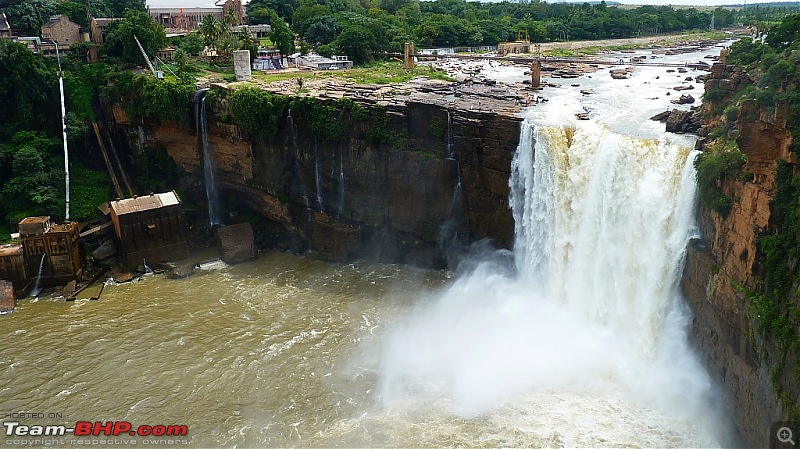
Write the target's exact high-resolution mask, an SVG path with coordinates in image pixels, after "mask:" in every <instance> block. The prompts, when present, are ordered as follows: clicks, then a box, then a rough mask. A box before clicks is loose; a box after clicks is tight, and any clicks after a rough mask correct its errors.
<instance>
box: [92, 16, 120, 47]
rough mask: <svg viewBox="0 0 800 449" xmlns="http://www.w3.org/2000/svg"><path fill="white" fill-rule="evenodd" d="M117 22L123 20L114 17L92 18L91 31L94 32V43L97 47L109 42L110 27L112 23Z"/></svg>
mask: <svg viewBox="0 0 800 449" xmlns="http://www.w3.org/2000/svg"><path fill="white" fill-rule="evenodd" d="M117 20H122V19H121V18H114V17H99V18H94V17H92V20H91V22H89V30H90V31H91V32H92V43H93V44H97V45H100V44H103V43H105V42H106V41H107V40H108V26H109V25H110V24H111V22H115V21H117Z"/></svg>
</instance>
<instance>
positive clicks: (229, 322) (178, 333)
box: [0, 68, 728, 448]
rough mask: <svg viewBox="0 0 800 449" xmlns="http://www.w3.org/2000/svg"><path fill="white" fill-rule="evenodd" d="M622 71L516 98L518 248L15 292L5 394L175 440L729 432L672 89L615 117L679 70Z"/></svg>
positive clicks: (553, 440)
mask: <svg viewBox="0 0 800 449" xmlns="http://www.w3.org/2000/svg"><path fill="white" fill-rule="evenodd" d="M637 70H638V71H637V73H636V74H635V75H634V76H633V77H632V78H631V79H630V80H627V81H625V83H626V84H625V95H620V86H622V85H621V84H612V83H616V82H617V81H616V80H610V79H606V78H608V77H607V76H606V77H604V79H602V80H601V79H599V77H595V78H588V77H584V78H581V79H579V80H576V81H575V82H580V83H581V84H582V88H584V87H586V88H589V87H590V88H593V89H594V91H595V94H594V95H592V96H589V97H586V96H583V95H581V94H580V93H578V89H569V88H563V89H561V90H557V89H552V90H550V91H546V92H545V95H547V96H549V98H550V102H549V103H547V104H545V105H537V106H535V107H532V108H530V109H528V110H526V111H524V113H523V115H524V116H525V121H524V122H523V123H522V125H521V130H520V131H521V133H520V144H519V147H518V149H517V151H516V154H515V156H514V162H513V167H512V174H511V180H510V184H509V186H510V188H511V191H512V200H511V205H510V206H511V207H512V209H513V214H514V218H515V221H516V243H515V247H514V250H513V253H512V252H511V251H497V252H489V251H487V252H484V253H483V254H481V255H480V256H478V257H476V258H475V259H474V260H472V263H470V264H465V266H468V268H467V269H464V270H463V271H458V272H455V273H449V272H442V271H434V270H420V269H415V268H413V267H408V266H395V265H380V264H371V263H367V262H357V263H352V264H344V265H343V264H331V263H325V262H322V261H319V260H316V259H314V258H313V257H308V256H295V255H291V254H285V253H278V252H269V251H267V252H263V253H261V254H260V255H259V259H258V260H256V261H253V262H249V263H244V264H240V265H236V266H226V265H225V264H222V263H217V264H204V265H201V269H200V270H198V274H196V275H193V276H191V277H189V278H187V279H180V280H168V279H165V278H164V277H163V276H160V275H155V276H145V277H142V278H140V279H139V280H138V281H136V282H131V283H127V284H121V285H108V286H106V288H105V289H104V291H103V295H102V298H101V299H100V300H99V301H76V302H65V301H63V299H59V298H57V297H56V296H52V295H50V296H47V295H46V296H43V297H41V298H40V300H39V301H36V302H34V301H27V300H24V301H21V302H20V304H19V306H18V308H17V310H16V311H15V313H13V314H10V315H7V316H4V317H3V319H2V321H3V326H2V327H0V376H2V377H3V378H5V379H14V382H9V383H7V384H6V385H4V386H2V387H0V403H2V404H4V405H5V406H6V409H7V411H8V412H11V411H27V412H33V413H44V414H45V415H46V414H48V413H59V414H62V415H63V418H61V419H52V420H49V421H48V422H47V423H46V424H65V425H74V423H75V421H110V420H126V421H130V422H132V423H133V424H134V425H142V424H150V425H152V424H160V423H169V424H185V425H187V426H188V428H189V435H188V437H187V438H188V440H189V442H190V447H223V446H224V447H233V446H236V447H239V448H250V447H252V448H260V447H274V446H280V447H289V446H291V447H314V446H316V447H379V446H384V447H385V446H390V447H419V446H489V447H523V446H525V447H542V446H548V447H575V446H584V447H597V446H601V447H612V446H613V447H621V446H625V447H634V446H635V447H714V446H720V445H725V444H727V441H726V438H725V437H726V436H727V435H726V432H727V431H728V430H727V428H726V427H724V424H723V423H724V422H725V417H724V416H722V415H721V414H720V412H719V410H718V408H717V407H716V406H715V402H714V401H715V391H714V388H713V386H712V385H711V383H710V380H709V378H708V376H707V374H706V373H705V371H704V370H703V368H702V367H701V365H700V364H699V363H698V362H697V359H696V357H695V356H694V354H693V352H692V351H691V349H690V348H689V345H688V342H687V338H686V326H687V323H688V320H689V318H690V317H689V314H688V311H687V309H686V307H685V305H684V303H683V300H682V298H681V297H680V294H679V291H678V289H677V288H676V282H677V280H678V277H679V274H680V270H681V267H682V258H683V255H684V250H685V246H686V242H687V239H688V238H689V237H690V236H691V235H692V232H693V230H692V229H693V219H692V208H693V204H694V196H695V190H694V184H693V170H692V166H691V165H692V164H691V162H692V160H693V158H694V153H693V151H692V150H691V148H692V144H693V140H692V139H691V138H689V137H687V136H678V135H673V136H670V135H666V134H665V133H664V132H663V125H661V124H653V123H650V122H648V121H647V119H646V117H649V116H650V115H653V113H654V112H653V111H654V110H655V111H656V112H658V111H659V110H663V108H664V107H665V106H667V105H668V99H664V98H661V99H660V100H658V101H656V100H653V101H652V102H651V103H646V102H642V105H641V107H640V108H638V109H637V110H636V111H632V109H633V108H630V104H629V99H630V98H634V97H635V98H655V97H657V96H659V95H663V92H664V90H666V89H669V88H671V84H673V83H675V82H676V81H675V80H674V79H673V80H671V81H670V80H666V79H665V78H666V76H665V75H664V71H663V69H660V68H658V69H657V68H652V69H648V68H642V69H641V70H639V69H637ZM522 72H523V70H520V73H519V77H520V78H524V75H523V73H522ZM656 76H661V78H660V79H659V78H656ZM584 107H587V108H589V109H591V110H592V113H591V120H588V121H577V120H576V119H575V117H574V112H575V111H583V110H584ZM643 117H644V118H643ZM456 118H457V117H456ZM292 125H293V123H292V122H291V119H289V121H288V122H287V127H292ZM456 126H458V122H457V123H456ZM289 138H290V142H289V148H290V153H292V152H293V151H294V152H296V149H294V148H293V147H294V136H293V133H291V132H289ZM448 140H449V139H448ZM292 157H293V155H292V154H290V159H291V158H292ZM332 157H333V156H331V158H332ZM346 157H347V158H352V157H357V155H355V154H351V153H348V154H347V155H346ZM341 161H342V154H341V152H340V154H339V165H340V167H339V179H340V180H342V179H343V178H344V174H343V169H342V162H341ZM292 164H296V161H295V160H294V159H292V160H290V161H289V162H287V169H292V168H293V165H292ZM323 167H324V165H323ZM325 173H327V172H325ZM332 176H333V175H332ZM347 176H348V177H350V176H351V174H349V173H348V175H347ZM352 176H353V177H355V176H357V174H355V173H353V174H352ZM348 179H349V178H348ZM342 185H343V183H340V188H341V186H342ZM465 185H466V179H465ZM291 188H292V193H293V194H294V196H295V197H299V196H300V193H303V194H305V193H306V189H305V186H304V185H303V184H302V180H301V179H293V184H292V186H291ZM301 189H302V191H301ZM308 190H309V191H310V188H309V189H308ZM352 195H354V193H351V192H350V191H348V201H353V198H354V197H353V196H352ZM303 196H305V197H306V198H307V195H303ZM317 196H320V195H319V194H318V195H317ZM329 196H330V198H329V202H330V201H336V199H335V198H333V197H334V196H335V194H333V193H329ZM340 197H341V198H339V200H340V201H342V198H343V197H344V195H343V191H341V192H340ZM206 259H207V258H206ZM200 260H205V259H200ZM30 423H33V424H45V422H38V421H31V422H30ZM140 445H143V443H140Z"/></svg>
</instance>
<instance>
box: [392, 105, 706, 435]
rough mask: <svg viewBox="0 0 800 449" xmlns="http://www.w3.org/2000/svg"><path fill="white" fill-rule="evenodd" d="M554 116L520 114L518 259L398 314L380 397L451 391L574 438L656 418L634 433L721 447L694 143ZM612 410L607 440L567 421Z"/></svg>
mask: <svg viewBox="0 0 800 449" xmlns="http://www.w3.org/2000/svg"><path fill="white" fill-rule="evenodd" d="M544 120H547V118H546V117H545V119H544ZM544 120H543V121H544ZM573 121H574V120H573ZM556 123H559V121H558V120H553V119H550V121H546V122H545V123H536V124H535V123H534V122H533V121H532V119H526V121H525V122H524V123H523V124H522V126H521V133H520V140H519V147H518V149H517V151H516V153H515V156H514V159H513V161H512V172H511V178H510V183H509V187H510V191H511V194H510V205H511V208H512V212H513V216H514V220H515V226H516V227H515V232H516V237H515V248H514V262H513V263H512V264H509V263H508V262H507V259H506V258H503V257H500V256H502V254H500V253H489V254H487V255H486V256H485V257H484V258H483V259H482V261H477V262H475V263H474V264H472V265H471V266H470V270H471V271H469V272H467V273H465V274H463V275H461V276H459V277H458V278H457V279H456V280H455V281H454V282H453V284H452V285H450V286H449V287H448V288H446V289H444V291H442V292H440V293H438V294H437V295H436V296H435V297H434V298H425V301H423V302H422V303H421V305H420V306H419V307H418V308H417V309H415V311H413V312H412V313H410V314H409V315H408V316H406V317H405V318H404V319H402V320H400V321H399V322H398V324H396V325H394V326H392V328H391V329H390V330H389V331H388V332H387V336H386V338H385V340H384V341H383V342H382V347H381V353H380V361H379V367H378V368H377V370H378V373H379V395H380V398H381V402H382V403H383V404H384V405H385V406H387V407H402V406H404V405H405V404H416V405H415V407H417V408H420V403H421V405H422V407H423V408H424V407H437V406H441V405H440V404H442V403H443V404H446V407H448V408H450V409H452V410H453V411H454V412H455V413H457V414H459V415H462V416H466V417H476V416H495V415H494V412H493V411H494V410H497V409H498V408H500V409H501V410H503V411H502V412H498V413H503V415H502V416H506V414H509V416H510V415H513V416H520V415H521V414H522V415H524V416H526V417H527V418H526V419H525V420H524V421H526V422H527V421H528V420H534V421H535V422H536V423H538V424H537V425H538V426H539V427H534V428H541V429H548V428H552V429H556V428H558V429H560V430H559V431H556V432H557V433H558V434H560V435H563V438H565V439H564V440H563V441H561V440H559V445H561V444H563V445H565V446H593V445H601V446H602V445H611V446H618V445H624V444H627V443H626V442H627V441H628V440H625V439H619V436H620V435H622V434H623V432H622V431H621V430H620V428H618V427H617V426H620V425H621V426H632V427H631V428H641V429H643V430H641V431H634V432H632V433H629V435H631V434H633V435H646V437H641V436H636V437H632V438H633V440H632V441H634V440H635V441H643V443H642V445H643V446H663V445H665V444H666V442H667V441H670V440H669V438H670V435H680V438H682V439H680V441H681V443H675V444H676V445H678V446H682V445H689V446H712V445H716V444H718V443H717V442H716V439H715V438H716V437H715V436H713V433H714V432H715V430H713V429H716V428H718V427H715V426H717V425H718V424H719V422H721V420H720V418H719V416H720V415H719V412H718V410H717V409H716V408H714V406H713V405H712V404H711V402H712V400H713V399H711V398H713V397H714V396H713V395H714V393H713V390H712V387H711V382H710V380H709V377H708V374H707V373H706V372H705V370H704V369H703V367H702V365H701V364H700V363H699V362H698V360H697V358H696V357H695V355H694V353H693V352H692V350H691V348H690V347H689V344H688V341H687V337H686V328H687V326H688V323H689V320H690V315H689V312H688V309H687V307H686V305H685V302H684V301H683V300H682V298H681V296H680V293H679V291H678V288H677V283H678V280H679V276H680V273H681V271H682V266H683V258H684V256H685V249H686V245H687V243H688V238H689V236H690V231H691V230H692V228H693V226H694V221H693V210H694V204H695V192H696V188H695V183H694V169H693V164H692V162H693V160H694V157H695V155H696V154H695V152H694V151H692V150H691V149H690V146H689V145H687V144H686V142H685V141H680V140H679V138H675V140H673V139H672V138H671V137H668V136H661V137H658V138H656V139H650V140H647V139H643V138H634V137H627V136H623V135H621V134H617V133H615V132H613V131H611V130H610V129H609V128H607V127H606V126H604V125H602V124H600V123H598V122H596V121H580V122H576V123H574V124H573V125H560V124H559V125H556ZM510 265H511V266H510ZM437 398H444V399H445V402H441V401H439V399H437ZM568 404H569V405H568ZM645 416H649V417H648V418H644V417H645ZM609 417H611V418H609ZM481 419H482V418H481ZM609 419H610V420H611V422H610V423H609V425H608V426H609V427H607V428H603V427H604V426H600V428H597V429H593V430H592V431H593V432H595V433H594V435H597V438H603V439H599V440H594V442H592V441H591V440H580V439H578V438H579V437H580V435H576V433H575V432H574V431H573V432H572V434H570V433H569V432H570V429H573V430H574V427H573V426H572V424H574V423H575V422H578V421H580V422H598V423H599V422H609ZM648 422H658V423H659V424H658V425H657V426H656V427H657V429H654V430H652V431H651V430H644V429H648V427H647V426H648V424H647V423H648ZM564 423H570V424H569V425H565V424H564ZM565 426H566V427H565ZM639 426H641V427H639ZM554 431H555V430H554ZM650 437H652V439H648V438H650ZM550 443H552V442H550ZM550 443H547V444H550Z"/></svg>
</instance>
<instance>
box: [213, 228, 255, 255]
mask: <svg viewBox="0 0 800 449" xmlns="http://www.w3.org/2000/svg"><path fill="white" fill-rule="evenodd" d="M217 251H218V252H219V257H220V259H222V261H223V262H225V263H227V264H236V263H240V262H245V261H248V260H253V259H255V258H256V255H257V252H256V239H255V236H254V235H253V227H252V226H250V223H239V224H235V225H230V226H222V227H220V228H219V229H217Z"/></svg>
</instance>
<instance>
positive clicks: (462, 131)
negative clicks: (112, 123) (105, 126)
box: [118, 85, 521, 266]
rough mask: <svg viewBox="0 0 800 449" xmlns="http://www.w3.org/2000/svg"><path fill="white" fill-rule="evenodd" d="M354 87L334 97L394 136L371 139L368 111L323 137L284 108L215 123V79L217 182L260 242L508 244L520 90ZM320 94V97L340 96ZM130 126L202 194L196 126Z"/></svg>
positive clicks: (323, 247) (395, 251)
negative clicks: (372, 114)
mask: <svg viewBox="0 0 800 449" xmlns="http://www.w3.org/2000/svg"><path fill="white" fill-rule="evenodd" d="M359 88H360V89H361V90H363V86H356V87H354V86H344V87H343V88H342V89H343V90H342V91H340V92H338V94H339V95H338V97H342V96H344V97H348V98H352V99H354V100H355V101H356V103H359V104H361V105H362V106H363V107H364V108H367V109H370V108H375V107H380V108H381V111H385V115H386V117H387V119H386V122H385V126H386V132H389V133H390V135H391V136H393V139H401V140H402V142H395V141H389V142H384V143H375V139H373V138H370V132H371V130H370V127H371V126H374V124H372V123H370V122H369V121H363V122H358V121H348V122H347V123H346V127H347V133H346V134H347V135H346V137H345V138H344V139H343V140H339V139H327V138H325V137H321V136H319V135H315V134H312V133H308V132H305V131H304V129H305V128H304V127H302V126H299V124H298V123H296V122H297V118H293V117H290V116H289V114H291V111H289V113H288V114H287V115H285V116H283V117H280V119H279V126H278V132H277V134H276V135H274V136H271V137H270V138H268V139H255V138H250V137H248V136H245V135H244V134H245V133H244V132H243V131H242V130H240V128H239V127H237V126H235V125H232V124H226V123H223V121H225V122H230V120H229V118H230V114H231V112H230V110H229V105H228V101H227V95H229V94H230V91H228V90H227V89H226V88H219V87H218V89H219V90H218V92H219V95H218V98H217V101H216V102H215V106H214V107H213V108H212V110H210V111H209V117H210V118H209V126H210V132H209V138H210V142H211V148H212V153H213V158H214V163H215V172H216V174H217V182H218V184H219V185H220V188H221V191H222V197H223V198H226V199H227V200H228V201H227V202H228V203H229V205H232V204H233V203H236V205H235V207H241V206H242V205H244V206H246V207H247V208H249V209H251V210H252V211H255V212H257V213H258V214H259V215H261V216H262V217H264V218H265V219H266V220H267V222H268V223H269V225H270V229H271V230H273V231H274V230H277V231H275V232H273V233H272V235H273V236H274V239H273V241H272V242H265V245H266V246H269V245H278V246H282V247H289V246H291V247H295V248H300V249H311V250H314V251H317V252H318V253H319V254H320V256H321V257H323V258H326V259H330V260H339V261H343V260H349V259H352V258H357V257H370V258H376V259H379V260H384V261H392V262H409V263H415V264H420V265H425V266H443V264H444V262H445V257H446V253H445V251H443V248H448V247H449V245H448V244H447V243H453V242H459V243H465V242H469V241H475V240H478V239H491V240H492V241H494V242H495V244H496V245H498V246H501V247H510V246H511V244H512V241H513V229H514V226H513V218H512V216H511V211H510V209H509V207H508V195H509V187H508V178H509V173H510V167H511V158H512V156H513V152H514V151H515V150H516V147H517V143H518V139H519V122H520V119H519V118H518V117H516V116H515V114H514V112H515V111H516V110H518V106H515V105H516V104H519V103H521V101H520V98H519V97H517V96H516V94H515V93H513V92H512V91H510V90H509V91H504V90H503V89H498V88H489V87H485V88H475V87H473V88H472V91H470V92H471V93H463V92H459V93H457V94H456V93H455V92H454V91H453V89H454V88H453V87H447V86H443V85H433V86H428V87H427V88H420V87H419V86H416V88H414V89H410V90H409V91H405V92H400V93H398V94H397V96H396V98H393V99H390V100H387V99H386V96H385V95H383V94H380V95H375V94H374V93H373V95H369V96H367V98H363V99H359V93H357V92H356V90H357V89H359ZM348 89H349V90H348ZM415 92H416V93H415ZM420 92H422V94H421V93H420ZM475 92H477V93H475ZM361 96H362V97H364V95H363V94H361ZM325 97H326V95H324V94H320V95H319V96H318V98H317V101H318V102H320V103H322V104H326V105H336V102H335V101H334V100H333V99H331V98H325ZM378 97H379V98H381V100H382V101H380V102H379V103H377V104H376V98H378ZM370 110H371V109H370ZM341 117H344V116H341ZM341 117H340V118H341ZM118 122H119V117H118ZM122 124H123V125H124V124H125V123H124V119H123V123H122ZM127 128H128V130H129V136H130V137H131V139H130V140H131V141H132V142H133V143H134V145H133V146H134V147H140V148H141V147H143V146H146V145H156V144H159V145H163V147H164V148H165V149H166V150H167V152H168V153H169V155H170V156H172V158H173V159H174V160H175V162H176V163H177V165H178V166H179V168H180V169H181V170H182V172H183V175H182V186H183V190H184V191H185V192H190V195H192V196H193V197H194V199H195V200H197V201H198V202H201V201H205V196H204V193H203V190H202V182H203V181H202V169H201V163H202V162H201V161H202V158H201V155H200V150H199V146H198V137H197V135H196V133H195V131H194V130H193V129H185V128H181V127H179V126H177V125H176V124H172V123H162V124H158V125H150V126H146V125H141V126H133V125H131V124H128V125H127ZM135 152H136V150H134V153H135ZM198 209H200V208H198ZM278 240H280V241H278Z"/></svg>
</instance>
